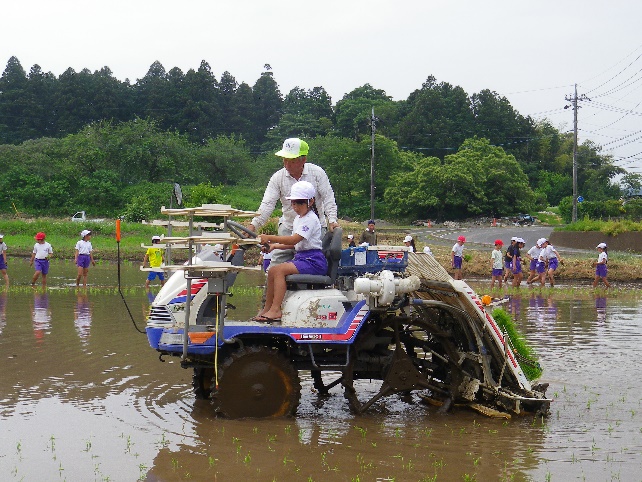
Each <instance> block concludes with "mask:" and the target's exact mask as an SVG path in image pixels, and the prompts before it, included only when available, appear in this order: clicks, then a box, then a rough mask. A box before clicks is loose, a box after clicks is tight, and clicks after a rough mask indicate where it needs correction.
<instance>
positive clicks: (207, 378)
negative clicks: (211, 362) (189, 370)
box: [192, 367, 214, 400]
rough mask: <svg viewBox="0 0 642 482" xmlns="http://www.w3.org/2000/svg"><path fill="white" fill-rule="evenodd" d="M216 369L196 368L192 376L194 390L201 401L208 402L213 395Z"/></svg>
mask: <svg viewBox="0 0 642 482" xmlns="http://www.w3.org/2000/svg"><path fill="white" fill-rule="evenodd" d="M213 377H214V368H209V367H208V368H203V367H195V368H194V374H193V375H192V389H193V391H194V396H195V397H196V398H197V399H199V400H208V399H209V398H210V395H211V393H212V378H213Z"/></svg>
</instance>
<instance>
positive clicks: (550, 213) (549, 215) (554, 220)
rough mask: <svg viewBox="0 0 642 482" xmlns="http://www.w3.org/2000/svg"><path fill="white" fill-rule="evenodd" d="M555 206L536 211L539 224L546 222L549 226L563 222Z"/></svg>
mask: <svg viewBox="0 0 642 482" xmlns="http://www.w3.org/2000/svg"><path fill="white" fill-rule="evenodd" d="M556 211H557V208H550V207H549V208H547V209H546V211H541V212H538V213H537V214H536V215H535V217H536V218H537V220H538V221H539V223H540V224H547V225H549V226H560V225H562V224H564V222H563V221H562V218H561V216H560V215H559V213H558V212H556Z"/></svg>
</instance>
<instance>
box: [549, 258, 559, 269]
mask: <svg viewBox="0 0 642 482" xmlns="http://www.w3.org/2000/svg"><path fill="white" fill-rule="evenodd" d="M557 263H558V260H557V258H550V259H549V260H548V269H552V270H553V271H555V270H556V269H557Z"/></svg>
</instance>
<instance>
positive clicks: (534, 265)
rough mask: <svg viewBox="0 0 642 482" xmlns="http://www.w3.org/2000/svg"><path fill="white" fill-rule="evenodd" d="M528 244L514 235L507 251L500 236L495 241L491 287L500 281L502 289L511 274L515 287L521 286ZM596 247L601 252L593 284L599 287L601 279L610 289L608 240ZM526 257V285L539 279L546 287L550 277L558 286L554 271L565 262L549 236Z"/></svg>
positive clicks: (553, 283)
mask: <svg viewBox="0 0 642 482" xmlns="http://www.w3.org/2000/svg"><path fill="white" fill-rule="evenodd" d="M525 244H526V242H525V241H524V239H522V238H518V237H512V238H511V243H510V246H508V248H507V249H506V251H505V252H502V247H503V246H504V243H503V241H502V240H501V239H497V240H495V249H494V250H493V251H492V253H491V282H490V287H491V288H493V287H494V286H495V282H498V283H499V287H500V288H501V287H502V282H503V283H507V282H508V278H509V277H512V278H513V281H512V285H513V286H514V287H518V286H520V285H521V283H522V279H523V271H522V262H523V258H522V250H523V249H524V246H525ZM596 249H597V250H598V253H599V255H598V260H597V262H596V263H594V266H595V267H596V269H595V279H594V281H593V287H597V285H598V283H599V281H600V280H601V281H602V282H603V283H604V285H605V286H606V287H607V288H608V287H609V286H610V284H609V282H608V280H607V279H606V277H607V268H606V263H607V261H608V255H607V251H608V250H607V247H606V243H600V244H598V245H597V247H596ZM524 258H526V259H528V260H529V262H530V264H529V275H528V278H527V279H526V284H528V285H531V284H533V283H534V282H536V281H539V283H540V286H544V285H545V284H546V279H547V278H548V280H549V283H550V285H551V287H553V286H555V271H557V268H558V266H559V264H560V263H562V262H563V261H562V258H561V257H560V254H559V253H558V252H557V250H556V249H555V247H553V245H552V244H551V243H550V241H549V240H548V239H546V238H540V239H538V240H537V242H536V243H535V245H534V246H533V247H532V248H530V249H529V250H528V251H527V252H526V253H524Z"/></svg>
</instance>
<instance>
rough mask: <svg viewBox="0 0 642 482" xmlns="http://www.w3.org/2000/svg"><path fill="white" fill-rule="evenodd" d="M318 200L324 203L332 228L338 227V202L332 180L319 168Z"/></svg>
mask: <svg viewBox="0 0 642 482" xmlns="http://www.w3.org/2000/svg"><path fill="white" fill-rule="evenodd" d="M317 198H318V199H320V200H321V202H322V203H323V212H324V214H325V216H326V217H327V218H328V223H329V224H330V225H331V226H332V227H337V226H339V224H338V223H337V219H338V218H337V212H338V208H337V201H336V200H335V198H334V190H333V189H332V185H331V184H330V179H328V175H327V174H326V172H325V171H324V170H323V169H322V168H321V167H319V172H318V173H317Z"/></svg>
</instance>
